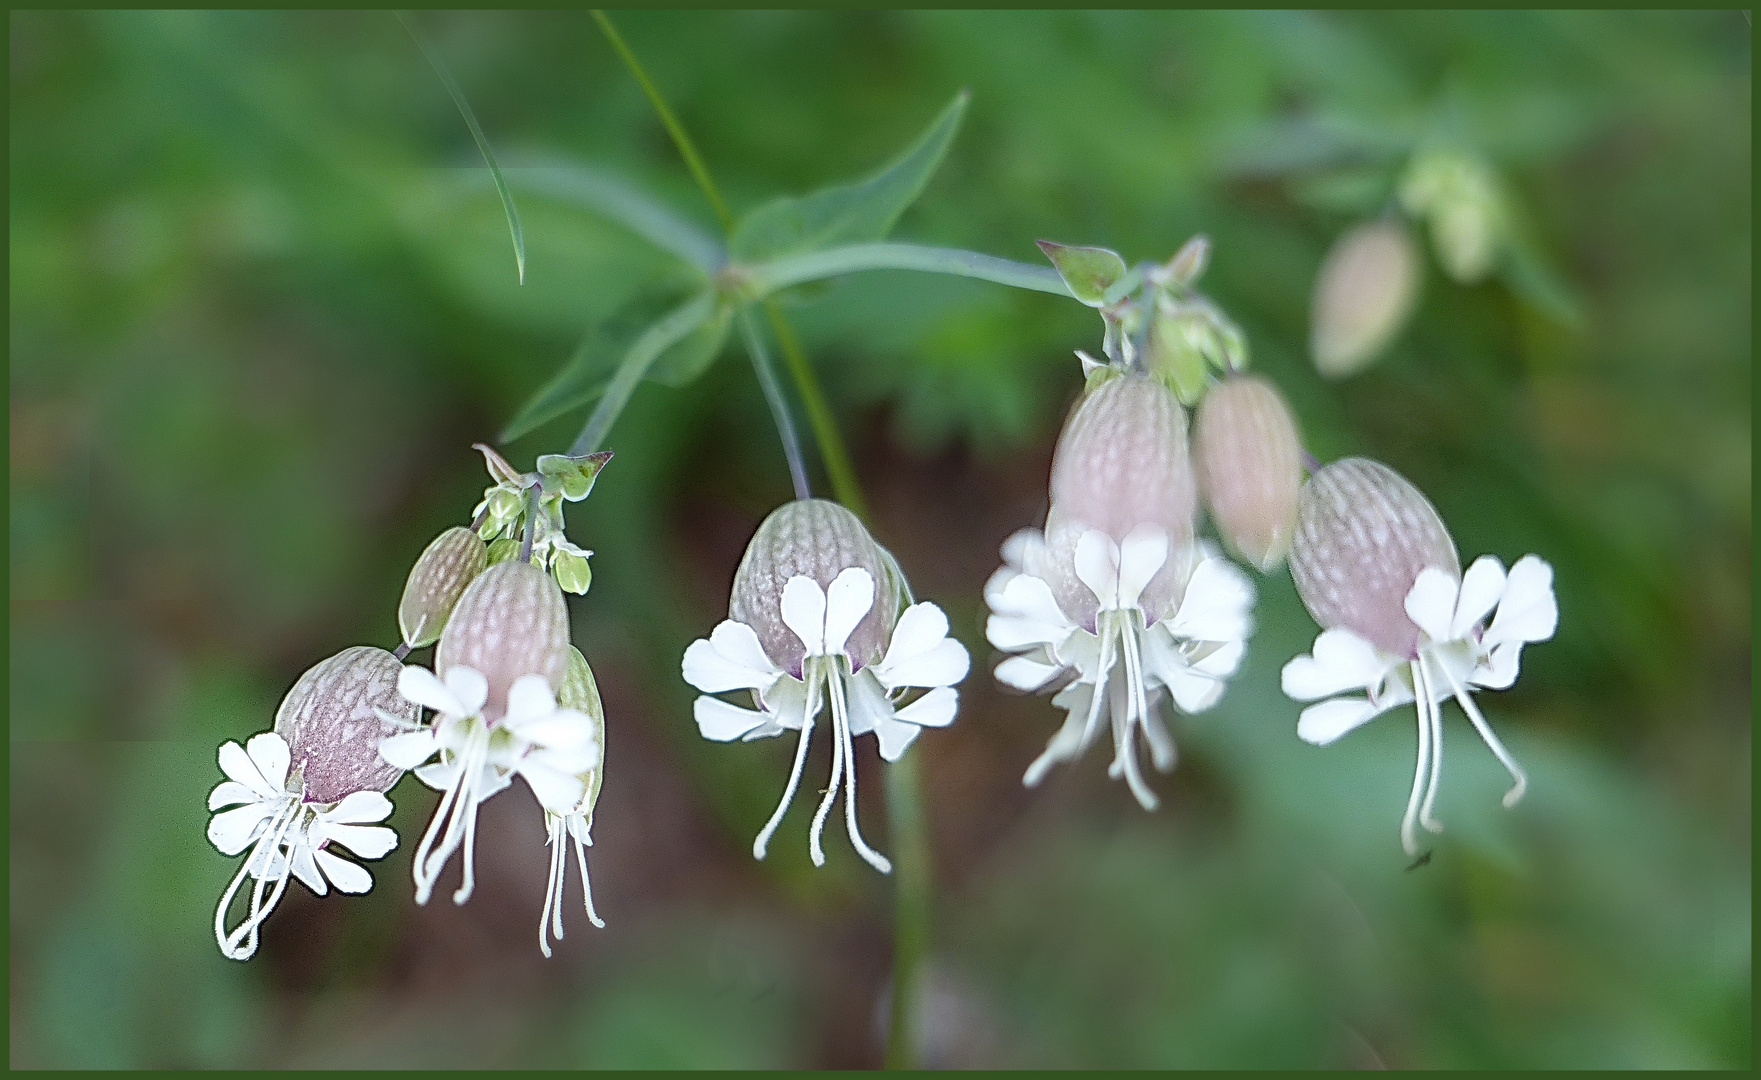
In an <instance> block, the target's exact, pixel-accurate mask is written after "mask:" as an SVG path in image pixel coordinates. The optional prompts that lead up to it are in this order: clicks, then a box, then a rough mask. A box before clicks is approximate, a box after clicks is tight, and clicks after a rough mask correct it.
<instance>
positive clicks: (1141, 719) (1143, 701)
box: [1113, 611, 1161, 810]
mask: <svg viewBox="0 0 1761 1080" xmlns="http://www.w3.org/2000/svg"><path fill="white" fill-rule="evenodd" d="M1134 617H1135V616H1134V613H1133V612H1130V611H1125V612H1121V613H1120V614H1119V619H1120V626H1119V642H1120V644H1121V645H1122V646H1123V648H1122V649H1121V652H1123V653H1124V657H1125V700H1126V711H1125V719H1124V722H1123V723H1121V722H1120V720H1119V717H1118V716H1117V715H1115V716H1114V718H1113V725H1114V728H1115V730H1117V731H1118V733H1119V734H1118V744H1119V745H1118V754H1119V757H1120V760H1121V761H1122V762H1123V763H1124V769H1125V782H1126V784H1128V785H1129V786H1130V787H1131V793H1132V794H1133V795H1135V796H1137V801H1138V804H1139V805H1140V806H1142V807H1143V808H1144V809H1145V810H1154V809H1155V808H1156V807H1157V806H1159V805H1161V800H1159V799H1157V798H1156V793H1155V792H1153V791H1151V790H1150V786H1149V785H1148V784H1146V783H1144V782H1143V774H1142V773H1141V772H1140V771H1139V770H1138V767H1137V734H1136V732H1135V731H1133V730H1132V729H1133V726H1134V725H1137V724H1144V725H1145V726H1146V727H1147V726H1148V724H1147V717H1148V713H1149V701H1148V696H1147V695H1146V694H1145V692H1144V686H1143V665H1142V661H1141V660H1140V658H1139V656H1138V651H1137V634H1136V632H1135V628H1134V627H1133V626H1132V625H1131V620H1133V619H1134Z"/></svg>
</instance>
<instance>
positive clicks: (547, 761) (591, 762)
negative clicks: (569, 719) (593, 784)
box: [520, 742, 605, 776]
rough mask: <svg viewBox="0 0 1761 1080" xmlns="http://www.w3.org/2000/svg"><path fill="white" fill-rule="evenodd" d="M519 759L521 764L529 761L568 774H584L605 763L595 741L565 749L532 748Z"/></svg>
mask: <svg viewBox="0 0 1761 1080" xmlns="http://www.w3.org/2000/svg"><path fill="white" fill-rule="evenodd" d="M520 760H521V763H522V765H523V763H525V762H531V763H533V764H536V765H542V766H544V767H545V768H547V769H555V770H556V771H557V772H564V773H568V774H569V775H570V776H585V775H586V774H588V773H590V772H592V771H593V770H595V769H597V768H599V767H600V766H601V765H603V764H604V763H605V758H604V757H603V755H601V754H600V752H599V744H598V743H596V742H589V743H587V744H586V745H585V746H576V747H570V748H569V749H566V750H534V751H532V752H531V753H529V754H527V755H526V756H525V757H524V758H522V759H520Z"/></svg>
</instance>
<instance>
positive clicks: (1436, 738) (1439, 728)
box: [1413, 653, 1443, 833]
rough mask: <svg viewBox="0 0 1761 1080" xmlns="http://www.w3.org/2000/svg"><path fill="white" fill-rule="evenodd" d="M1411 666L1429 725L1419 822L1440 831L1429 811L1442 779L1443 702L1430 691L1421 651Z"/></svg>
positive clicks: (1423, 713) (1429, 674) (1429, 673)
mask: <svg viewBox="0 0 1761 1080" xmlns="http://www.w3.org/2000/svg"><path fill="white" fill-rule="evenodd" d="M1413 669H1414V670H1415V671H1416V672H1417V673H1418V676H1419V677H1418V678H1416V679H1415V680H1414V682H1415V683H1416V684H1417V686H1416V689H1417V690H1418V703H1419V708H1420V709H1421V710H1423V711H1422V712H1421V714H1420V715H1421V716H1427V719H1428V722H1429V723H1430V725H1431V778H1430V780H1429V782H1427V783H1426V784H1425V801H1424V803H1423V804H1422V805H1420V807H1419V824H1420V825H1423V826H1424V827H1425V828H1427V829H1429V830H1430V831H1431V832H1434V833H1440V832H1442V831H1443V823H1442V822H1440V821H1438V820H1437V819H1436V818H1435V817H1433V816H1431V811H1432V809H1433V808H1434V807H1435V806H1436V805H1437V789H1438V787H1439V786H1441V781H1442V779H1443V703H1442V702H1440V701H1438V700H1437V699H1436V697H1435V696H1434V695H1433V694H1432V686H1433V684H1432V679H1433V678H1434V676H1433V675H1432V674H1431V672H1430V665H1429V664H1427V663H1426V662H1425V657H1424V654H1423V653H1420V654H1419V658H1418V660H1416V661H1415V662H1414V663H1413ZM1427 714H1428V715H1427Z"/></svg>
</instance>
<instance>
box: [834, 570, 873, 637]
mask: <svg viewBox="0 0 1761 1080" xmlns="http://www.w3.org/2000/svg"><path fill="white" fill-rule="evenodd" d="M872 607H874V578H873V577H871V576H869V573H868V571H867V570H864V569H862V568H861V567H860V566H852V567H850V568H849V569H847V570H842V571H839V573H838V576H837V577H835V578H833V579H832V587H831V588H830V589H828V590H826V594H825V651H826V655H828V656H831V655H835V654H837V653H841V652H843V651H844V644H845V642H847V641H849V640H850V634H851V633H852V632H853V631H854V630H855V629H856V624H857V623H859V622H861V621H862V617H863V616H864V615H867V614H868V611H869V609H870V608H872Z"/></svg>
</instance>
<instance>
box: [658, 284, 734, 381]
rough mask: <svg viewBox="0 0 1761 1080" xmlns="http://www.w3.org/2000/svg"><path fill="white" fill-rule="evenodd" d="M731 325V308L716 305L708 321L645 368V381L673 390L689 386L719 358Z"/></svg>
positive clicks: (726, 305) (732, 321)
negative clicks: (646, 375) (650, 380)
mask: <svg viewBox="0 0 1761 1080" xmlns="http://www.w3.org/2000/svg"><path fill="white" fill-rule="evenodd" d="M733 324H734V309H733V306H732V305H730V304H717V305H716V309H715V311H714V313H712V314H711V315H710V316H709V319H708V321H706V322H705V323H704V324H703V325H702V326H699V327H698V328H697V329H695V330H693V331H691V332H690V333H689V334H687V335H685V337H684V338H683V339H681V340H680V341H679V343H678V344H676V345H674V346H672V347H671V348H669V349H667V351H666V352H663V353H661V354H660V357H659V358H658V359H656V360H655V361H654V366H653V367H650V368H649V369H648V378H650V379H652V380H653V381H655V382H657V383H660V384H661V385H662V386H671V387H673V388H675V389H677V388H679V387H684V386H689V385H691V383H693V382H695V381H697V377H698V376H700V375H702V374H703V373H704V372H705V371H708V370H709V365H710V364H712V363H714V362H715V359H716V357H718V356H720V355H721V353H722V346H723V345H726V344H727V342H728V333H729V332H730V330H732V328H733Z"/></svg>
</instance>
